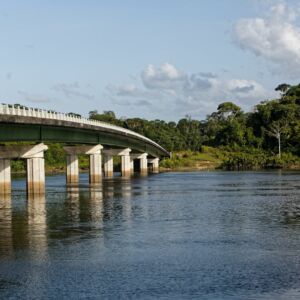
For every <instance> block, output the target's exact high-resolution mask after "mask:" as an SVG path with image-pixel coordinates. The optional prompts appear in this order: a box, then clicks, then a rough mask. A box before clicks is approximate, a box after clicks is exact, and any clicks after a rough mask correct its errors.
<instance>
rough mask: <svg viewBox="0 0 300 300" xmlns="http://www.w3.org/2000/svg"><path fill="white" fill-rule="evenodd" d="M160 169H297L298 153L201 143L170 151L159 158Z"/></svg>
mask: <svg viewBox="0 0 300 300" xmlns="http://www.w3.org/2000/svg"><path fill="white" fill-rule="evenodd" d="M160 168H161V169H162V170H215V169H223V170H260V169H300V157H298V156H295V155H292V154H291V153H282V156H281V158H279V157H278V155H276V154H273V153H269V152H265V151H262V150H258V149H228V148H225V147H224V148H212V147H206V146H203V147H202V149H201V151H199V152H194V151H178V152H173V153H172V156H171V158H168V159H164V160H162V161H161V164H160Z"/></svg>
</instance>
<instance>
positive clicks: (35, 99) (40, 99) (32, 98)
mask: <svg viewBox="0 0 300 300" xmlns="http://www.w3.org/2000/svg"><path fill="white" fill-rule="evenodd" d="M18 94H19V95H21V96H23V97H24V99H25V100H26V101H28V102H31V103H49V102H51V99H50V98H48V97H46V96H43V95H38V94H30V93H27V92H24V91H18Z"/></svg>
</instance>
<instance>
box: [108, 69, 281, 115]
mask: <svg viewBox="0 0 300 300" xmlns="http://www.w3.org/2000/svg"><path fill="white" fill-rule="evenodd" d="M274 96H275V93H274V92H269V91H267V90H266V89H265V88H264V87H263V86H262V85H261V84H259V83H258V82H256V81H254V80H249V79H243V78H231V79H228V78H224V77H221V76H217V75H215V74H212V73H205V72H198V73H193V74H188V73H186V72H184V71H179V70H178V69H177V68H176V67H175V66H173V65H171V64H168V63H166V64H163V65H162V66H159V67H155V66H153V65H148V66H147V67H146V68H145V69H144V70H143V71H142V72H141V78H140V81H139V83H138V82H136V83H135V84H132V83H129V84H123V85H112V84H110V85H108V86H107V87H106V97H107V98H109V99H110V100H111V102H112V103H113V104H116V105H123V106H124V105H140V106H145V108H147V106H151V108H150V107H149V109H151V110H152V111H153V110H156V113H157V114H160V115H161V114H163V113H164V112H165V113H166V114H167V115H166V116H161V117H164V118H173V119H174V118H176V117H177V118H178V117H182V116H184V115H185V114H190V115H192V116H195V117H202V118H203V117H205V115H206V114H208V113H211V112H212V111H214V110H216V108H217V106H218V104H219V103H221V102H225V101H233V102H235V103H236V104H237V105H240V106H242V108H244V109H249V108H251V107H252V106H254V105H255V104H257V103H258V102H259V101H262V100H265V99H267V98H269V97H274Z"/></svg>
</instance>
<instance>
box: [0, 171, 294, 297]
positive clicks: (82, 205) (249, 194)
mask: <svg viewBox="0 0 300 300" xmlns="http://www.w3.org/2000/svg"><path fill="white" fill-rule="evenodd" d="M46 181H47V188H46V196H45V197H35V198H29V199H26V193H25V181H24V179H16V180H14V181H13V195H12V197H7V198H6V199H0V298H1V299H83V298H84V299H128V298H129V299H300V172H296V171H295V172H284V171H271V172H267V171H265V172H182V173H180V172H178V173H177V172H170V173H160V174H153V175H149V176H145V177H139V176H136V177H133V178H131V179H123V178H121V177H115V178H114V179H104V180H103V184H102V185H101V186H94V187H91V186H89V184H88V177H87V175H86V174H82V175H81V178H80V185H79V186H77V187H76V186H74V187H67V186H66V185H65V177H64V176H62V175H55V176H48V177H47V178H46Z"/></svg>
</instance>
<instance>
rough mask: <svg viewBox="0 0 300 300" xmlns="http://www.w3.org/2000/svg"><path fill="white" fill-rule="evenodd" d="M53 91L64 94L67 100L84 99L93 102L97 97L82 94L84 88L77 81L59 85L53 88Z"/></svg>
mask: <svg viewBox="0 0 300 300" xmlns="http://www.w3.org/2000/svg"><path fill="white" fill-rule="evenodd" d="M52 89H53V90H55V91H57V92H61V93H63V94H64V95H65V96H66V97H67V98H72V97H76V98H83V99H86V100H93V99H94V98H95V97H94V95H92V94H89V93H86V92H82V87H81V86H80V85H79V83H78V82H77V81H75V82H73V83H57V84H56V85H54V86H53V87H52Z"/></svg>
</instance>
